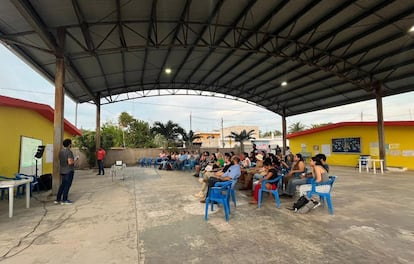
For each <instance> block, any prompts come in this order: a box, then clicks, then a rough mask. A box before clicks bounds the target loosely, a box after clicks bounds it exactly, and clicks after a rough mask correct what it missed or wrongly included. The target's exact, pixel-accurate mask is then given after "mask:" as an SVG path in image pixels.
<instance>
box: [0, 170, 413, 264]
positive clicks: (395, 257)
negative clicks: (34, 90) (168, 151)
mask: <svg viewBox="0 0 414 264" xmlns="http://www.w3.org/2000/svg"><path fill="white" fill-rule="evenodd" d="M108 172H109V171H108V170H107V174H108V175H105V176H97V175H95V174H96V172H94V171H91V170H86V171H76V175H75V181H74V184H73V186H72V189H71V194H70V198H71V199H73V200H74V201H75V203H74V204H73V205H55V204H53V200H54V198H53V197H51V196H49V193H48V192H43V193H40V194H37V193H35V194H34V197H33V198H32V200H31V207H30V208H29V209H26V208H25V203H24V199H16V200H15V208H14V217H13V218H8V201H7V200H3V201H0V234H1V236H0V262H1V263H2V264H3V263H156V264H158V263H414V253H413V252H414V251H413V248H414V194H413V190H414V172H410V171H409V172H401V173H397V172H385V174H384V175H381V174H376V175H374V174H372V172H371V173H367V172H362V173H361V174H360V173H358V171H357V170H355V169H354V168H345V167H332V168H331V174H332V175H336V176H338V180H337V182H336V183H335V186H334V190H333V193H332V196H333V204H334V209H335V213H334V215H330V214H329V213H328V209H327V207H324V206H321V207H319V208H317V209H315V210H313V211H311V212H310V213H308V214H305V215H300V214H297V213H294V212H292V211H289V210H287V209H285V207H287V206H290V205H291V204H292V203H293V200H292V199H282V206H281V208H280V209H278V208H276V206H275V203H274V200H273V198H272V197H268V196H266V195H265V197H264V204H263V206H262V208H260V209H258V208H257V207H256V206H254V205H251V204H248V201H249V200H250V199H251V197H249V196H248V195H247V194H248V193H246V191H237V207H236V208H235V207H234V206H233V205H231V209H232V213H231V216H230V220H229V222H226V221H225V219H224V213H223V211H222V209H221V208H219V209H218V210H216V211H215V212H213V213H210V214H209V220H208V221H205V220H204V204H201V203H199V201H198V199H197V198H195V197H194V196H193V194H195V193H196V192H197V191H198V190H199V188H200V184H199V182H198V180H197V179H196V178H194V177H192V176H191V174H190V173H189V172H177V171H159V170H155V169H153V168H141V167H127V168H126V169H125V170H124V171H123V173H124V174H125V175H124V176H125V179H124V180H120V178H121V175H120V174H121V173H119V172H118V175H117V177H116V178H115V179H114V180H112V178H111V176H110V175H109V173H108Z"/></svg>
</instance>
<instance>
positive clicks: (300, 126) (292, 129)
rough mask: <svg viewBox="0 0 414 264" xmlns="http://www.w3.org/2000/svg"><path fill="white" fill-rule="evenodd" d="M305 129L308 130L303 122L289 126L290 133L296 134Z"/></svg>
mask: <svg viewBox="0 0 414 264" xmlns="http://www.w3.org/2000/svg"><path fill="white" fill-rule="evenodd" d="M305 129H306V126H305V125H304V124H302V123H301V122H296V123H293V124H291V125H290V126H289V131H288V133H295V132H299V131H303V130H305Z"/></svg>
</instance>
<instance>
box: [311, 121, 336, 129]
mask: <svg viewBox="0 0 414 264" xmlns="http://www.w3.org/2000/svg"><path fill="white" fill-rule="evenodd" d="M332 124H333V123H332V122H329V123H322V124H311V125H310V128H318V127H323V126H327V125H332Z"/></svg>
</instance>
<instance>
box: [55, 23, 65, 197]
mask: <svg viewBox="0 0 414 264" xmlns="http://www.w3.org/2000/svg"><path fill="white" fill-rule="evenodd" d="M57 35H58V42H59V43H58V47H59V48H58V52H57V54H56V76H55V113H54V120H53V127H54V128H53V176H52V194H56V193H57V192H58V189H59V185H60V181H61V179H60V164H59V152H60V149H61V147H62V141H63V130H64V117H63V116H64V112H65V111H64V109H65V105H64V104H65V100H64V98H65V91H64V87H63V84H64V82H65V59H64V56H63V50H64V43H65V29H64V28H58V30H57Z"/></svg>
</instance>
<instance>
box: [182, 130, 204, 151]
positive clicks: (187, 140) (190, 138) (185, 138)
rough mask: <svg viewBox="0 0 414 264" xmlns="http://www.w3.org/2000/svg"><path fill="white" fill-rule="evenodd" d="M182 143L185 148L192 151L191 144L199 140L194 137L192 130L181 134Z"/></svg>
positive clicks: (197, 137)
mask: <svg viewBox="0 0 414 264" xmlns="http://www.w3.org/2000/svg"><path fill="white" fill-rule="evenodd" d="M182 136H183V141H184V142H185V146H186V147H187V148H189V149H191V150H192V149H193V142H194V140H196V139H199V138H200V136H199V135H195V134H194V132H193V130H190V131H189V132H188V133H183V134H182Z"/></svg>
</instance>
